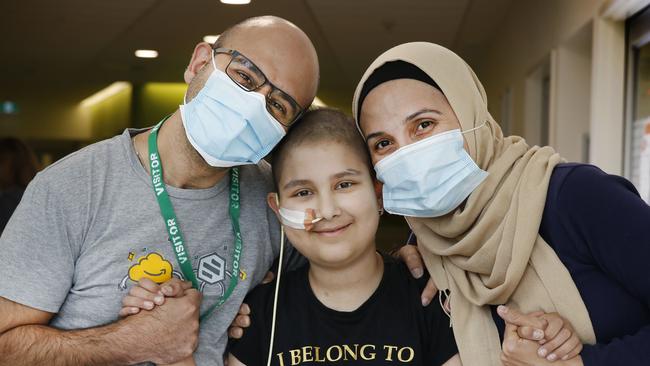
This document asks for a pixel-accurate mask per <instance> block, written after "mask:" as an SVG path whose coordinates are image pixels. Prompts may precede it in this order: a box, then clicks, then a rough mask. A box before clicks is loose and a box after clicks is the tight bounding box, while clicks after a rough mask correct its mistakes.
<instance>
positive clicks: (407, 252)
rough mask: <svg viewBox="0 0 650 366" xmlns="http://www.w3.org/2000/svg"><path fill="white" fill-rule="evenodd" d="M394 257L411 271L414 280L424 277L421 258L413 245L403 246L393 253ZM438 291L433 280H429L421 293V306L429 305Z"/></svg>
mask: <svg viewBox="0 0 650 366" xmlns="http://www.w3.org/2000/svg"><path fill="white" fill-rule="evenodd" d="M394 256H395V257H396V258H398V259H401V260H402V261H404V263H406V266H407V267H408V269H409V270H410V271H411V275H413V277H415V278H420V277H422V276H423V275H424V271H425V270H426V268H425V267H424V262H423V261H422V256H421V255H420V251H419V250H418V247H417V246H415V245H408V244H407V245H404V246H402V247H401V248H399V249H398V250H397V251H396V252H394ZM436 292H438V289H437V288H436V285H434V284H433V280H432V279H431V278H429V281H428V282H427V285H426V286H425V287H424V290H423V291H422V295H421V297H422V306H427V305H429V304H430V303H431V300H433V298H434V297H435V296H436Z"/></svg>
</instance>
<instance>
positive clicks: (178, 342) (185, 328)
mask: <svg viewBox="0 0 650 366" xmlns="http://www.w3.org/2000/svg"><path fill="white" fill-rule="evenodd" d="M200 307H201V294H200V293H199V292H198V291H197V290H195V289H188V290H185V291H184V293H183V295H182V296H180V297H170V298H167V299H166V301H165V303H164V304H163V305H160V306H157V307H156V308H154V309H153V310H151V311H146V312H141V313H140V314H137V315H134V316H131V317H129V318H127V319H125V320H124V322H125V326H124V327H122V329H121V332H120V333H122V335H123V336H124V337H127V338H128V339H132V340H133V341H134V342H136V343H137V344H139V345H140V348H141V349H140V350H139V351H138V352H136V354H140V355H143V357H141V359H138V360H134V361H136V362H143V361H151V362H154V363H157V364H169V363H173V362H177V361H179V360H183V359H186V358H188V357H190V356H191V355H192V353H193V352H194V350H195V349H196V347H197V345H198V340H199V310H200ZM142 358H143V359H142Z"/></svg>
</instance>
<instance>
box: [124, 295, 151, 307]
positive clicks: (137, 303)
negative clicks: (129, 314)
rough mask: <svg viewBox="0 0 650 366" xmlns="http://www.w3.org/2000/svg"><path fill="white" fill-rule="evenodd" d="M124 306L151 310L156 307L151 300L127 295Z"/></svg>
mask: <svg viewBox="0 0 650 366" xmlns="http://www.w3.org/2000/svg"><path fill="white" fill-rule="evenodd" d="M122 306H124V307H131V308H139V309H144V310H151V309H153V308H154V307H155V306H156V304H155V303H154V302H153V301H151V300H147V299H143V298H142V297H139V296H131V295H126V296H124V298H123V299H122Z"/></svg>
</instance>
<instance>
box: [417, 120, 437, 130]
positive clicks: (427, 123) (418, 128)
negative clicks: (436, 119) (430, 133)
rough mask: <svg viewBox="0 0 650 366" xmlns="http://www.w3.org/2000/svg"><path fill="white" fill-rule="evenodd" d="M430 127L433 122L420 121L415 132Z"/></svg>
mask: <svg viewBox="0 0 650 366" xmlns="http://www.w3.org/2000/svg"><path fill="white" fill-rule="evenodd" d="M432 126H433V121H422V122H420V123H418V127H417V130H418V131H422V130H426V129H427V128H429V127H432Z"/></svg>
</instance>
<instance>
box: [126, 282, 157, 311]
mask: <svg viewBox="0 0 650 366" xmlns="http://www.w3.org/2000/svg"><path fill="white" fill-rule="evenodd" d="M129 297H133V298H139V299H140V300H142V301H143V302H145V303H148V302H150V303H151V304H152V305H151V307H140V305H137V304H136V305H129V306H138V307H140V308H142V309H147V310H150V309H153V304H156V305H162V304H164V303H165V296H163V295H159V294H158V293H157V292H150V291H149V290H147V289H145V288H144V287H141V286H140V285H137V286H133V287H131V289H130V290H129V295H127V296H125V297H124V299H122V303H124V301H126V300H127V299H128V298H129ZM147 306H148V305H147Z"/></svg>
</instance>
